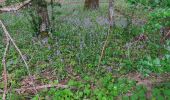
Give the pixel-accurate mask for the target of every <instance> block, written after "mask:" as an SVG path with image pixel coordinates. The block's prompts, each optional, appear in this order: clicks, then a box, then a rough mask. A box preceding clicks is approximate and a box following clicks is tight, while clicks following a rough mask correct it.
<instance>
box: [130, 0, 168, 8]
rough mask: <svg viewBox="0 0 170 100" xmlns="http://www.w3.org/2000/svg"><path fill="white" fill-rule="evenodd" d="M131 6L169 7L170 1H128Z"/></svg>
mask: <svg viewBox="0 0 170 100" xmlns="http://www.w3.org/2000/svg"><path fill="white" fill-rule="evenodd" d="M127 1H128V2H129V3H131V4H142V5H145V6H151V7H158V6H161V7H169V6H170V1H169V0H127Z"/></svg>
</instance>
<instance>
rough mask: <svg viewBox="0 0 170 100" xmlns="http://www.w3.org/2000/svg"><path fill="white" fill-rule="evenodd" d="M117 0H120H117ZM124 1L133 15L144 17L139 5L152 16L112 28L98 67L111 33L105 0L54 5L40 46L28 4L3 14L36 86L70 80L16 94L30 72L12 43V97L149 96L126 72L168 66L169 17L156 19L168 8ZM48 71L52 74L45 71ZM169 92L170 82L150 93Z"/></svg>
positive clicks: (0, 46)
mask: <svg viewBox="0 0 170 100" xmlns="http://www.w3.org/2000/svg"><path fill="white" fill-rule="evenodd" d="M123 1H124V0H123ZM117 4H118V5H120V4H119V2H118V3H117ZM125 5H126V7H127V8H129V9H126V12H125V14H127V13H132V12H134V14H136V15H134V16H137V17H138V16H140V15H137V14H138V13H139V12H138V11H139V10H138V9H140V11H142V10H141V8H143V9H145V11H144V12H145V13H144V15H148V16H144V18H146V20H148V21H147V23H146V24H144V25H143V26H142V25H141V26H136V25H132V24H130V25H128V26H127V27H125V28H122V27H118V26H116V27H114V28H113V29H112V31H111V33H110V35H109V40H108V44H107V46H106V48H105V53H104V56H103V58H102V61H101V64H100V66H98V63H99V58H100V56H101V50H102V48H103V44H104V41H105V40H106V36H107V34H108V24H107V16H108V15H107V11H108V10H107V9H108V5H107V4H103V5H102V6H101V8H100V9H99V10H95V11H84V9H83V7H82V5H78V6H75V5H74V6H73V5H69V6H68V5H65V6H63V7H62V8H59V7H55V12H54V15H55V19H54V21H53V23H54V25H55V26H54V29H55V30H54V33H52V37H50V38H49V41H48V42H49V43H48V44H47V45H42V44H41V43H40V40H38V39H37V38H36V37H33V36H32V34H35V33H34V30H33V29H32V28H31V24H30V22H29V20H28V19H27V18H29V16H28V14H27V13H25V12H26V11H27V10H26V9H25V10H22V11H19V12H16V13H7V14H1V15H0V18H1V19H2V20H3V22H4V23H5V25H6V26H7V29H8V31H9V33H10V34H11V36H12V37H13V38H14V40H15V42H16V44H17V45H18V47H19V48H20V50H21V51H22V53H23V55H24V57H25V58H26V61H27V62H28V65H29V67H30V71H31V74H32V75H34V77H35V78H36V80H37V81H38V83H39V84H38V85H40V83H43V84H58V83H62V81H66V82H65V84H66V85H68V86H69V87H68V88H66V89H56V88H49V89H43V90H41V91H39V92H38V93H37V94H31V93H23V94H18V93H16V92H15V91H14V90H15V89H16V88H20V87H21V86H22V85H23V83H22V81H23V80H24V79H25V78H26V76H28V71H27V70H26V68H25V65H24V64H23V61H22V59H21V57H20V56H19V54H18V52H16V50H15V48H14V47H13V46H12V45H11V48H10V50H9V53H8V56H7V70H8V75H9V81H8V86H9V87H10V91H9V93H8V95H7V97H8V99H9V100H26V99H32V100H41V99H42V100H43V99H48V100H72V99H73V100H74V99H92V100H93V99H94V100H95V99H98V100H114V99H123V100H129V99H130V100H138V99H140V100H141V99H142V100H145V99H146V93H147V89H146V87H145V86H139V85H137V84H136V83H137V82H136V81H134V80H130V79H128V78H127V77H122V76H123V75H125V74H127V73H131V72H139V73H141V74H142V75H143V76H144V77H146V76H149V75H150V74H151V73H159V74H161V73H166V72H169V71H170V53H169V52H170V49H169V48H170V47H169V45H170V42H169V40H166V42H165V43H164V44H160V42H159V41H160V38H161V35H160V34H159V29H160V28H161V27H163V26H168V25H169V22H168V21H167V20H165V21H166V22H167V24H166V25H164V23H163V22H158V20H157V19H158V18H159V19H166V17H168V15H169V12H168V11H169V10H165V11H164V10H162V9H154V11H153V12H152V13H150V14H146V13H148V12H149V9H147V8H145V7H141V8H137V9H136V10H135V9H134V11H131V10H130V9H131V8H130V7H132V6H130V4H128V3H127V4H126V3H125ZM49 9H50V7H49ZM163 9H164V8H163ZM165 9H167V8H165ZM124 10H125V9H124V8H122V9H121V11H124ZM161 12H162V13H161ZM164 12H165V13H164ZM125 17H127V15H125ZM129 18H130V17H129ZM139 18H140V17H139ZM153 29H155V30H153ZM140 34H144V36H145V37H146V39H141V40H140V41H137V40H136V37H139V35H140ZM3 36H4V35H3V32H2V29H1V30H0V40H2V42H0V55H3V52H4V48H5V45H4V40H3ZM135 41H137V42H135ZM0 59H2V56H0ZM0 66H2V63H0ZM2 70H3V67H0V72H1V73H2ZM45 72H47V73H49V74H44V73H45ZM47 77H50V78H47ZM24 85H25V84H24ZM3 86H4V84H3V81H2V77H0V89H3ZM169 91H170V90H169V83H166V84H163V85H161V86H158V87H154V88H153V90H152V94H153V97H152V98H153V100H155V99H156V100H159V99H160V100H161V99H167V100H168V99H169V98H170V95H169ZM129 93H130V94H131V95H130V96H129V95H128V94H129Z"/></svg>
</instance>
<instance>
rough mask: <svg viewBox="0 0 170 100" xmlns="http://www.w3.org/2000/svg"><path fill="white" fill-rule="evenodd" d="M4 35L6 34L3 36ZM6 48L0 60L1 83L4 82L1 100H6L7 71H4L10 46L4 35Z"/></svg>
mask: <svg viewBox="0 0 170 100" xmlns="http://www.w3.org/2000/svg"><path fill="white" fill-rule="evenodd" d="M5 35H6V34H5ZM5 37H6V48H5V51H4V55H3V58H2V64H3V68H4V70H3V74H2V76H3V81H4V91H3V97H2V99H3V100H6V94H7V85H8V79H7V78H8V76H7V69H6V57H7V53H8V50H9V46H10V40H9V38H8V36H7V35H6V36H5Z"/></svg>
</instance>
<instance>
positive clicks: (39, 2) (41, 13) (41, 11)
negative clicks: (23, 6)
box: [33, 0, 50, 38]
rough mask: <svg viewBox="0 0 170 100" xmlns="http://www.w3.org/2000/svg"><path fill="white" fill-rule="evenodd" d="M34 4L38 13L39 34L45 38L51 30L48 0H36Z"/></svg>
mask: <svg viewBox="0 0 170 100" xmlns="http://www.w3.org/2000/svg"><path fill="white" fill-rule="evenodd" d="M33 6H34V7H35V10H36V13H37V15H38V25H37V27H38V34H39V35H40V36H42V37H43V38H44V37H47V36H48V33H49V30H50V21H49V16H48V9H47V2H46V1H45V0H34V1H33Z"/></svg>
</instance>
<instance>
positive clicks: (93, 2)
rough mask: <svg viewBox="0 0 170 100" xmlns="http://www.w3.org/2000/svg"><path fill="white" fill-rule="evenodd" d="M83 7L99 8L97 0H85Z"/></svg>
mask: <svg viewBox="0 0 170 100" xmlns="http://www.w3.org/2000/svg"><path fill="white" fill-rule="evenodd" d="M84 7H85V9H97V8H99V0H85V4H84Z"/></svg>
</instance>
